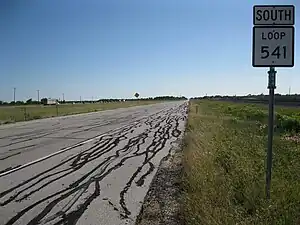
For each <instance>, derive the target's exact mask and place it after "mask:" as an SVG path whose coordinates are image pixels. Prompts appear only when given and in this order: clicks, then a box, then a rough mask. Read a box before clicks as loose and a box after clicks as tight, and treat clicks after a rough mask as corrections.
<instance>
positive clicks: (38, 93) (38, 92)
mask: <svg viewBox="0 0 300 225" xmlns="http://www.w3.org/2000/svg"><path fill="white" fill-rule="evenodd" d="M36 91H37V96H38V102H40V90H36Z"/></svg>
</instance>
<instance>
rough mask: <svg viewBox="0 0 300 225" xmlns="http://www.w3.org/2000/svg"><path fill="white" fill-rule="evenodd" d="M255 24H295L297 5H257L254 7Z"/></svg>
mask: <svg viewBox="0 0 300 225" xmlns="http://www.w3.org/2000/svg"><path fill="white" fill-rule="evenodd" d="M253 24H254V25H294V24H295V7H294V6H293V5H255V6H254V7H253Z"/></svg>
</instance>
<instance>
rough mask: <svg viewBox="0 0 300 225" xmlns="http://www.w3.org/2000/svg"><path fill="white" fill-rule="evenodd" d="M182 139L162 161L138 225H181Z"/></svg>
mask: <svg viewBox="0 0 300 225" xmlns="http://www.w3.org/2000/svg"><path fill="white" fill-rule="evenodd" d="M182 157H183V154H182V139H180V140H178V142H177V143H176V146H174V147H172V149H171V151H170V154H169V155H168V156H166V157H165V158H163V159H162V161H161V163H160V166H159V168H158V171H157V173H156V175H155V176H154V178H153V180H152V182H151V185H150V188H149V190H148V192H147V195H146V197H145V199H144V203H143V206H142V208H141V211H140V214H139V216H138V217H137V220H136V225H159V224H168V225H179V224H182V223H181V218H182V216H181V210H180V196H181V186H180V181H181V176H182V170H183V166H182Z"/></svg>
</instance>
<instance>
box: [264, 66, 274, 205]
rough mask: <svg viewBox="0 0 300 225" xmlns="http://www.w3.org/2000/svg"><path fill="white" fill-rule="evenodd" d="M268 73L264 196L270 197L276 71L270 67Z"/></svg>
mask: <svg viewBox="0 0 300 225" xmlns="http://www.w3.org/2000/svg"><path fill="white" fill-rule="evenodd" d="M268 74H269V84H268V89H269V123H268V152H267V171H266V196H267V199H270V187H271V174H272V156H273V136H274V91H275V89H276V80H275V79H276V71H275V68H274V67H270V70H269V71H268Z"/></svg>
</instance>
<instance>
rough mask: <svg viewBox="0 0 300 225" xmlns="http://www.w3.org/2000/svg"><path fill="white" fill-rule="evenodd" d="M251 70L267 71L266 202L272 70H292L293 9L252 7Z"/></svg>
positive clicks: (271, 136) (269, 161)
mask: <svg viewBox="0 0 300 225" xmlns="http://www.w3.org/2000/svg"><path fill="white" fill-rule="evenodd" d="M253 24H254V27H253V49H252V65H253V67H270V70H269V71H268V74H269V84H268V89H269V122H268V150H267V161H266V164H267V166H266V167H267V168H266V197H267V199H270V188H271V173H272V156H273V149H272V148H273V136H274V92H275V89H276V80H275V78H276V71H275V67H293V66H294V48H295V47H294V36H295V28H294V26H293V25H294V24H295V6H293V5H256V6H254V7H253Z"/></svg>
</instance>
